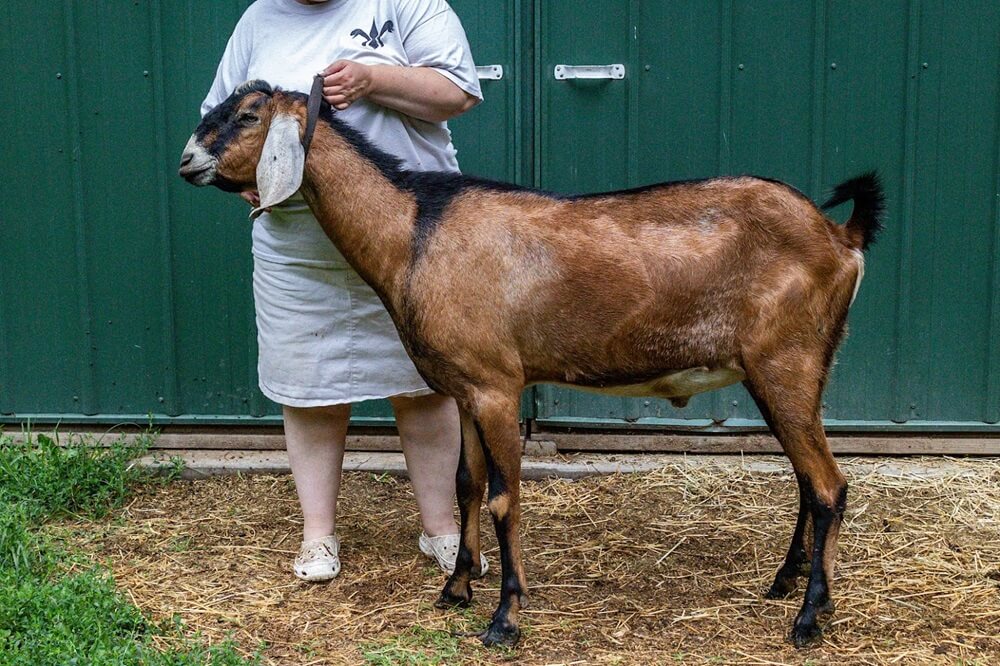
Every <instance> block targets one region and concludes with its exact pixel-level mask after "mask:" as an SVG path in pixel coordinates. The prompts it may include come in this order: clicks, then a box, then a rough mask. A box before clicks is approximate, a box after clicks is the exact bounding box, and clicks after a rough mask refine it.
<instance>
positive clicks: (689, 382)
mask: <svg viewBox="0 0 1000 666" xmlns="http://www.w3.org/2000/svg"><path fill="white" fill-rule="evenodd" d="M746 377H747V376H746V373H745V372H744V371H743V368H739V367H737V368H706V367H699V368H687V369H685V370H677V371H675V372H670V373H668V374H665V375H662V376H660V377H656V378H654V379H650V380H648V381H645V382H642V383H641V384H619V385H614V386H594V385H582V384H568V385H569V386H572V387H574V388H578V389H581V390H584V391H591V392H594V393H602V394H604V395H616V396H621V397H625V398H686V397H688V396H692V395H696V394H698V393H704V392H706V391H714V390H715V389H720V388H722V387H724V386H729V385H730V384H736V383H737V382H741V381H743V380H744V379H746Z"/></svg>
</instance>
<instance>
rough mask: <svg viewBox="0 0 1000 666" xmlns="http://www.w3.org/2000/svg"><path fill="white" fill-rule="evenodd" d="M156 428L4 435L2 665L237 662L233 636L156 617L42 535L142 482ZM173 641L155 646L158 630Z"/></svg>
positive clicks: (0, 463) (0, 485)
mask: <svg viewBox="0 0 1000 666" xmlns="http://www.w3.org/2000/svg"><path fill="white" fill-rule="evenodd" d="M149 441H150V437H142V438H139V440H138V442H137V443H136V444H134V445H128V444H126V443H125V442H124V441H122V440H119V441H118V442H116V443H115V444H113V445H112V446H110V447H107V448H97V447H94V446H92V444H93V443H92V442H90V441H88V440H86V439H81V438H71V439H70V440H69V441H66V442H64V443H62V444H63V445H60V444H61V443H59V442H56V441H54V440H52V439H50V438H48V437H45V436H42V435H38V436H29V437H28V438H27V442H26V443H24V444H16V443H14V442H13V441H12V440H11V439H10V438H9V437H0V666H22V665H23V666H29V665H30V666H49V665H51V666H57V665H58V666H63V665H67V664H80V665H84V664H86V665H88V666H103V665H108V666H112V665H114V666H117V665H123V666H124V665H133V664H134V665H136V666H138V665H142V666H189V665H191V666H193V665H195V664H210V665H212V666H236V665H237V664H240V665H242V664H247V663H255V662H256V661H257V660H254V661H252V662H248V661H246V660H245V659H244V658H243V657H242V656H241V655H240V654H239V653H238V652H237V651H236V650H235V649H234V646H233V645H232V644H230V643H223V644H221V645H216V646H208V645H205V644H204V643H203V642H202V641H200V640H198V639H197V637H195V638H190V637H186V636H185V635H184V633H183V627H182V626H180V625H179V623H165V624H160V625H158V624H155V623H153V622H152V621H151V620H150V619H149V618H147V617H146V616H145V615H144V614H143V613H142V612H141V611H140V610H139V609H138V608H136V607H135V606H133V605H132V604H130V603H129V602H128V601H126V600H125V599H124V598H123V597H122V596H121V595H120V594H119V593H118V592H117V591H116V589H115V586H114V581H113V580H112V578H111V576H110V574H109V573H108V572H107V571H106V570H103V569H101V568H99V567H96V566H93V565H92V564H91V563H89V562H88V561H86V560H85V559H84V558H82V557H80V556H79V555H74V554H72V553H69V552H66V551H65V550H64V549H63V548H62V547H61V546H59V545H57V544H56V543H55V542H54V540H52V539H49V538H47V537H46V534H45V532H46V530H45V526H46V524H47V523H48V522H49V521H51V520H53V519H55V518H60V517H66V516H73V517H84V518H101V517H103V516H106V515H107V514H108V513H109V512H110V511H113V510H114V509H115V508H117V507H120V506H121V505H122V504H123V503H124V502H125V501H126V500H127V498H128V496H129V493H130V490H131V489H132V488H134V487H135V485H136V484H137V483H141V482H144V481H148V480H149V477H147V476H146V475H145V474H144V473H143V472H142V471H140V470H139V469H138V468H137V467H134V466H133V465H131V461H132V460H133V459H134V458H135V456H137V455H139V454H141V453H143V452H144V451H145V450H146V448H147V446H148V444H149ZM156 637H161V638H162V639H163V640H164V641H165V642H167V643H169V644H170V645H172V646H174V647H172V648H171V649H168V650H159V649H157V648H156V647H155V646H154V638H156Z"/></svg>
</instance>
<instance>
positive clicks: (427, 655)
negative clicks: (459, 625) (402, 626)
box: [361, 626, 462, 666]
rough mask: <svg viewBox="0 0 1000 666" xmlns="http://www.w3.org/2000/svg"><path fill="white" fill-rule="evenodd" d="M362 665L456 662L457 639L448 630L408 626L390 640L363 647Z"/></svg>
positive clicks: (423, 665) (412, 665)
mask: <svg viewBox="0 0 1000 666" xmlns="http://www.w3.org/2000/svg"><path fill="white" fill-rule="evenodd" d="M361 653H362V655H363V656H364V659H365V663H366V664H371V665H372V666H397V665H404V664H405V665H406V666H437V665H438V664H453V663H456V662H457V661H458V660H459V658H460V656H461V654H462V653H461V649H460V646H459V639H458V638H457V637H455V636H453V635H452V634H451V632H448V631H439V630H433V629H424V628H423V627H419V626H417V627H410V628H409V629H407V630H406V631H404V632H403V633H401V634H399V635H398V636H396V637H394V638H393V639H392V640H390V641H388V642H386V643H382V644H375V643H369V644H366V645H363V646H362V649H361Z"/></svg>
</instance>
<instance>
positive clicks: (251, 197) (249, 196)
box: [240, 190, 260, 208]
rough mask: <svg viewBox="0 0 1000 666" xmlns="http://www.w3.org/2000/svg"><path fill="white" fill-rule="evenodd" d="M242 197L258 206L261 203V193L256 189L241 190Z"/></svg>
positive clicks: (252, 204)
mask: <svg viewBox="0 0 1000 666" xmlns="http://www.w3.org/2000/svg"><path fill="white" fill-rule="evenodd" d="M240 198H241V199H243V201H246V202H247V203H248V204H250V205H251V206H253V207H254V208H256V207H257V206H259V205H260V194H258V193H257V191H256V190H248V191H246V192H240Z"/></svg>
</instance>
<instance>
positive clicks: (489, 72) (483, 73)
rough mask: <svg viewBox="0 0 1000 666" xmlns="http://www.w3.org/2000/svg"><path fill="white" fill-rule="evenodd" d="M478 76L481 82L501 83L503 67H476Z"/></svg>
mask: <svg viewBox="0 0 1000 666" xmlns="http://www.w3.org/2000/svg"><path fill="white" fill-rule="evenodd" d="M476 76H478V77H479V79H480V80H483V79H486V80H489V81H499V80H500V79H502V78H503V65H486V66H485V67H476Z"/></svg>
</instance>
